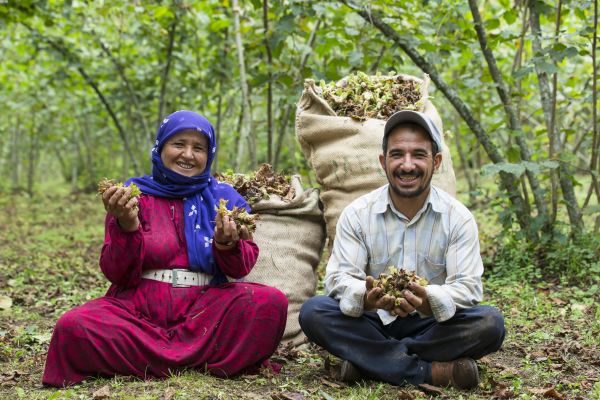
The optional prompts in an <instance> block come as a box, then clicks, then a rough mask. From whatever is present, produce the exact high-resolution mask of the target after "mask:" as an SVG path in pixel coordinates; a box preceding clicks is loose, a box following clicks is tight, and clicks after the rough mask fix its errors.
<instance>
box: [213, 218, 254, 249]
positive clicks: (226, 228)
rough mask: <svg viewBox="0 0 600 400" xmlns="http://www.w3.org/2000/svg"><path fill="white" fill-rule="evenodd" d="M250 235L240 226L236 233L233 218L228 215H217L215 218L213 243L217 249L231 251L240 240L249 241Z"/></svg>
mask: <svg viewBox="0 0 600 400" xmlns="http://www.w3.org/2000/svg"><path fill="white" fill-rule="evenodd" d="M249 238H250V234H249V233H248V229H247V228H246V227H245V226H242V227H241V229H240V232H239V233H238V230H237V226H236V224H235V221H234V220H233V218H230V217H229V216H228V215H224V216H221V215H220V214H219V213H217V216H216V217H215V234H214V236H213V241H214V242H215V245H216V246H217V248H218V249H221V250H224V249H232V248H234V247H235V246H236V245H237V242H238V241H239V240H240V239H249Z"/></svg>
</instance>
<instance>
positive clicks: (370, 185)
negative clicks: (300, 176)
mask: <svg viewBox="0 0 600 400" xmlns="http://www.w3.org/2000/svg"><path fill="white" fill-rule="evenodd" d="M403 77H404V78H405V79H413V80H416V81H418V82H420V83H421V88H422V98H421V101H419V102H418V103H417V104H422V107H421V109H418V110H417V111H421V112H424V113H425V114H427V115H429V116H430V117H431V119H432V120H433V121H434V123H435V124H436V125H437V127H438V128H439V130H440V132H442V142H443V140H444V138H443V132H444V131H443V127H442V121H441V119H440V116H439V114H438V112H437V110H436V109H435V107H434V106H433V104H431V102H430V101H429V100H428V90H427V87H428V84H429V77H428V76H427V75H425V78H424V80H421V79H418V78H415V77H412V76H407V75H403ZM384 125H385V121H383V120H379V119H367V120H366V121H362V122H359V121H356V120H353V119H352V118H350V117H339V116H337V115H336V113H335V112H334V111H333V110H332V109H331V107H330V106H329V104H328V103H327V102H326V101H325V100H324V99H323V98H322V97H321V96H320V88H318V87H316V86H315V83H314V81H313V80H311V79H307V80H306V81H305V82H304V91H303V93H302V97H301V98H300V102H299V103H298V110H297V113H296V136H297V137H298V141H299V142H300V145H301V147H302V152H303V153H304V156H305V157H306V158H307V160H308V162H309V163H310V165H311V166H312V168H313V169H314V171H315V174H316V178H317V182H318V183H319V184H320V185H321V201H322V202H323V205H324V209H325V210H324V215H325V222H326V225H327V236H328V238H329V240H330V244H331V243H333V238H334V237H335V226H336V223H337V220H338V217H339V215H340V213H341V212H342V210H343V209H344V207H346V206H347V205H348V204H349V203H350V202H351V201H352V200H354V199H356V198H358V197H360V196H361V195H363V194H365V193H368V192H370V191H372V190H374V189H376V188H378V187H380V186H383V185H384V184H386V183H387V179H386V177H385V173H384V172H383V170H382V168H381V165H380V164H379V159H378V157H379V154H381V153H382V150H381V142H382V139H383V127H384ZM442 157H443V158H442V165H441V166H440V168H439V169H438V171H437V172H436V173H435V174H434V176H433V180H432V184H434V185H435V186H437V187H439V188H441V189H443V190H445V191H446V192H448V193H450V194H451V195H452V196H456V177H455V175H454V169H453V167H452V159H451V158H450V151H449V149H448V146H446V144H445V143H444V145H443V150H442Z"/></svg>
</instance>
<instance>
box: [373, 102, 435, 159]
mask: <svg viewBox="0 0 600 400" xmlns="http://www.w3.org/2000/svg"><path fill="white" fill-rule="evenodd" d="M404 122H412V123H414V124H417V125H419V126H420V127H422V128H423V129H424V130H425V132H427V133H428V134H429V136H430V137H431V139H432V140H433V141H434V142H435V144H437V148H438V151H440V152H441V151H442V134H441V133H440V131H439V129H438V128H437V126H435V124H434V123H433V120H432V119H431V118H430V117H429V115H427V114H423V113H422V112H418V111H410V110H402V111H398V112H397V113H395V114H392V116H391V117H390V118H389V119H388V120H387V122H386V123H385V127H384V128H383V140H384V141H386V140H387V139H388V136H389V134H390V132H391V131H392V130H393V129H394V128H395V127H396V126H398V125H399V124H401V123H404Z"/></svg>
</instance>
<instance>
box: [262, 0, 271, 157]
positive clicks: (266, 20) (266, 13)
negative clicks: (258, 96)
mask: <svg viewBox="0 0 600 400" xmlns="http://www.w3.org/2000/svg"><path fill="white" fill-rule="evenodd" d="M263 26H264V29H265V39H264V41H265V51H266V53H267V70H268V74H267V76H268V78H267V163H269V164H272V163H273V55H272V54H271V46H270V45H269V36H270V35H269V0H263Z"/></svg>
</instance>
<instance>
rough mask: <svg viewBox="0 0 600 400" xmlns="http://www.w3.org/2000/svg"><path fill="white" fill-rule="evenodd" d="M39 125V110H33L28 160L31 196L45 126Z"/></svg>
mask: <svg viewBox="0 0 600 400" xmlns="http://www.w3.org/2000/svg"><path fill="white" fill-rule="evenodd" d="M36 125H37V112H36V111H34V112H33V118H32V121H31V129H30V131H29V156H28V160H27V194H28V195H29V197H33V184H34V182H35V169H36V165H37V157H38V150H37V149H38V148H39V147H40V137H39V135H40V132H38V130H41V129H43V128H41V127H40V128H38V126H36Z"/></svg>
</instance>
